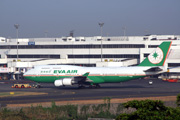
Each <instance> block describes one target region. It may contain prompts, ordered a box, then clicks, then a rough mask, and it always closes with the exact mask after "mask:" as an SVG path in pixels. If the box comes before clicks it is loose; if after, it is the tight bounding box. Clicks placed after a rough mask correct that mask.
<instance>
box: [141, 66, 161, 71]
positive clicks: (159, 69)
mask: <svg viewBox="0 0 180 120" xmlns="http://www.w3.org/2000/svg"><path fill="white" fill-rule="evenodd" d="M162 70H163V69H161V68H160V67H152V68H150V69H147V70H144V72H160V71H162Z"/></svg>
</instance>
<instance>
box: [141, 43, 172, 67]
mask: <svg viewBox="0 0 180 120" xmlns="http://www.w3.org/2000/svg"><path fill="white" fill-rule="evenodd" d="M171 44H172V42H171V41H166V42H163V43H161V44H160V45H159V47H157V48H156V49H155V50H154V51H153V52H152V53H151V54H149V56H148V57H147V58H145V59H144V60H143V61H142V62H141V63H140V64H139V65H138V66H164V63H165V61H166V58H167V55H168V53H169V50H170V47H171Z"/></svg>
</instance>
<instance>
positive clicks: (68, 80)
mask: <svg viewBox="0 0 180 120" xmlns="http://www.w3.org/2000/svg"><path fill="white" fill-rule="evenodd" d="M72 84H73V78H63V79H60V80H55V81H54V85H55V86H56V87H60V86H63V85H72Z"/></svg>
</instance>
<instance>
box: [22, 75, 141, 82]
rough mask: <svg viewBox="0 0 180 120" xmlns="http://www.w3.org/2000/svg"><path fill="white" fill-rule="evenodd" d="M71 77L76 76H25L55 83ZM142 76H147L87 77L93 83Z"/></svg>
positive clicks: (126, 79) (118, 80) (33, 79)
mask: <svg viewBox="0 0 180 120" xmlns="http://www.w3.org/2000/svg"><path fill="white" fill-rule="evenodd" d="M71 77H75V76H25V78H26V79H28V80H32V81H35V82H44V83H53V82H54V81H55V80H59V79H62V78H71ZM142 77H145V76H88V77H87V78H89V79H90V80H92V81H93V83H116V82H124V81H129V80H133V79H138V78H142Z"/></svg>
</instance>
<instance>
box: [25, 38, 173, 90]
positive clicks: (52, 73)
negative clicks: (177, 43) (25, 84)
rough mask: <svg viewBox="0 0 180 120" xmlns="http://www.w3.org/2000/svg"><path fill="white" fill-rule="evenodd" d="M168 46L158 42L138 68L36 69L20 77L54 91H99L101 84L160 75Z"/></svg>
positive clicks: (39, 67) (64, 66) (44, 66)
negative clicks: (72, 88)
mask: <svg viewBox="0 0 180 120" xmlns="http://www.w3.org/2000/svg"><path fill="white" fill-rule="evenodd" d="M171 44H172V42H171V41H166V42H162V43H161V44H160V45H159V47H157V48H156V49H155V50H154V51H153V52H152V53H151V54H149V55H148V57H146V58H145V59H144V60H143V61H142V62H141V63H140V64H139V65H137V66H129V67H81V66H73V65H40V66H35V67H34V68H33V69H31V70H29V71H27V72H26V73H25V74H24V77H25V78H26V79H28V80H31V81H35V82H37V83H54V85H55V86H56V87H60V86H71V85H74V84H78V86H79V88H84V87H85V86H86V85H88V86H89V87H90V88H99V87H100V85H99V84H101V83H119V82H125V81H129V80H133V79H138V78H143V77H146V76H150V75H156V74H159V73H160V72H161V73H162V72H163V71H164V64H165V61H166V59H167V55H168V53H169V50H170V47H171Z"/></svg>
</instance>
